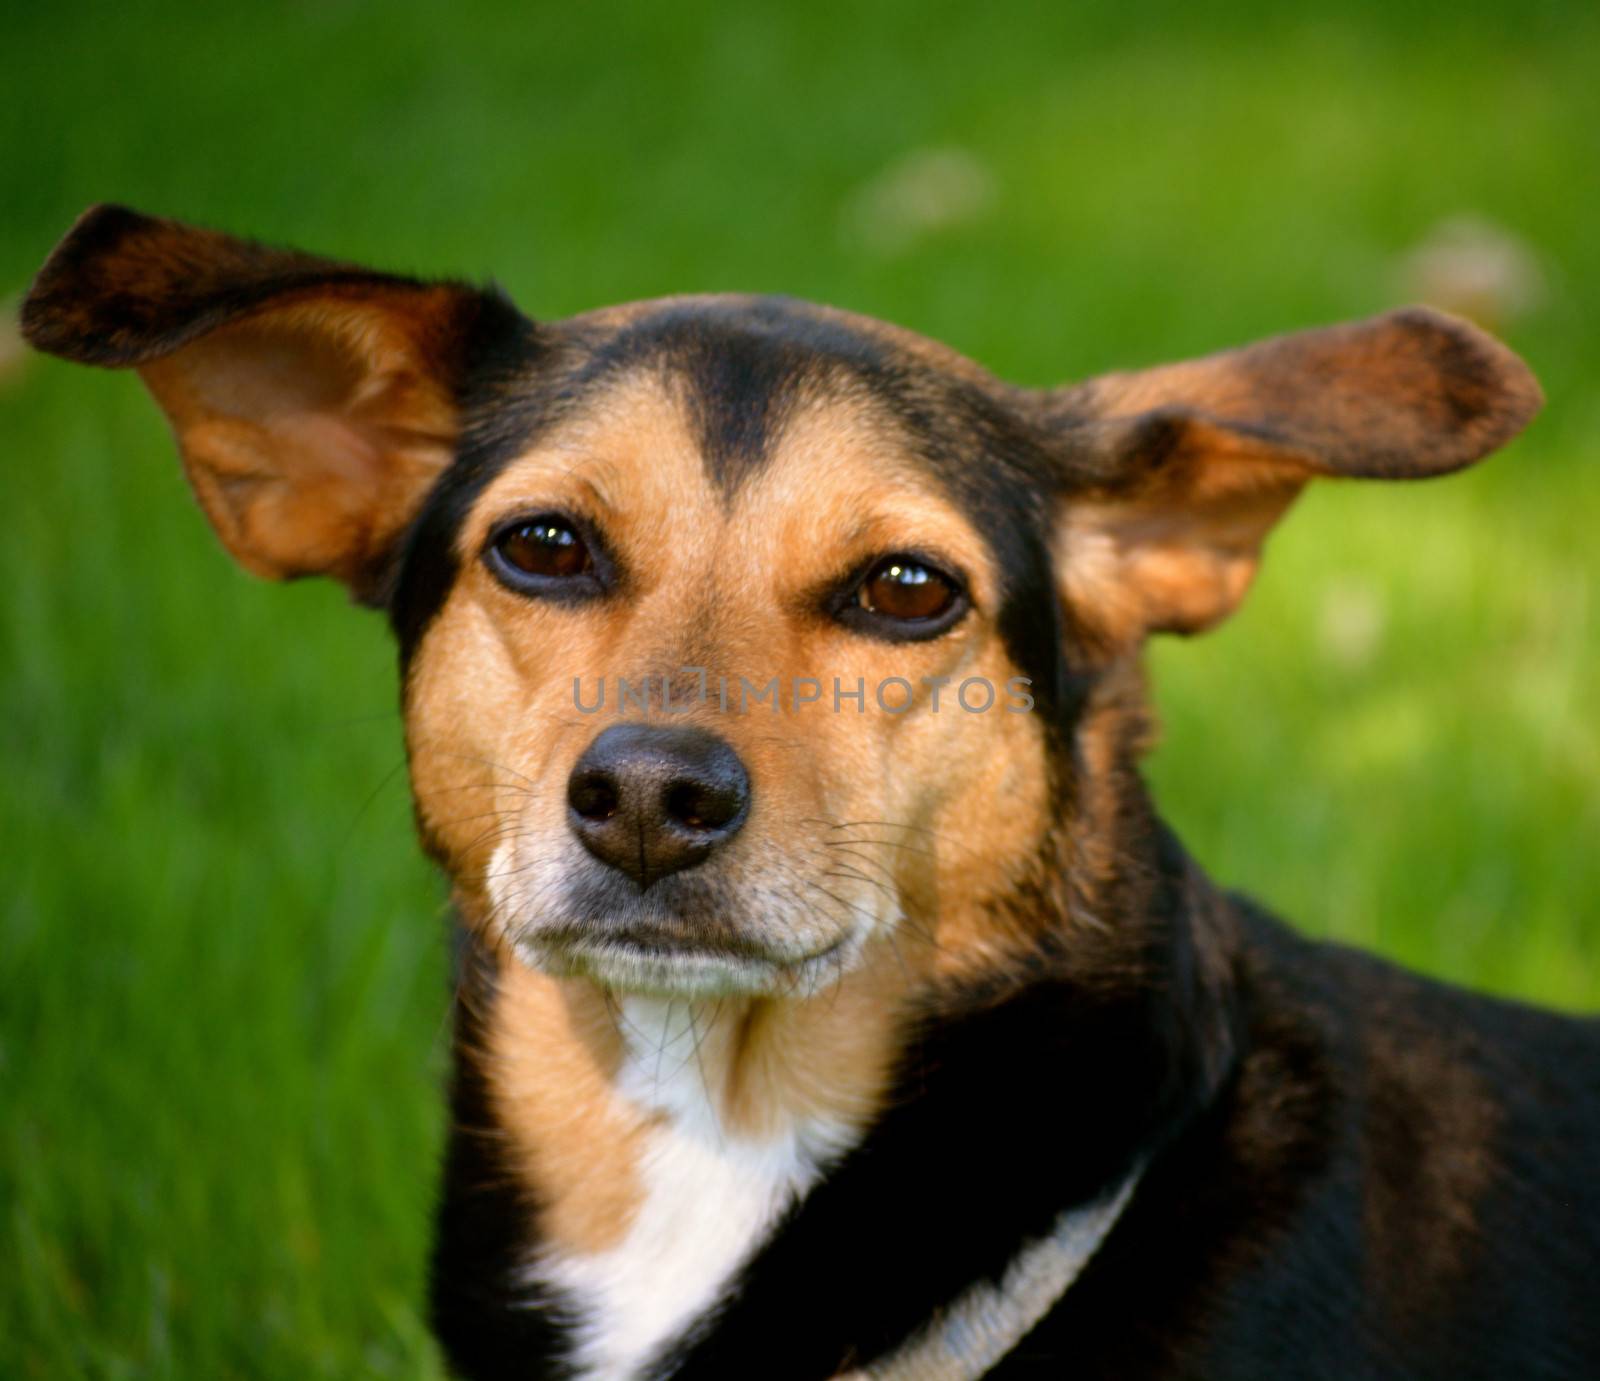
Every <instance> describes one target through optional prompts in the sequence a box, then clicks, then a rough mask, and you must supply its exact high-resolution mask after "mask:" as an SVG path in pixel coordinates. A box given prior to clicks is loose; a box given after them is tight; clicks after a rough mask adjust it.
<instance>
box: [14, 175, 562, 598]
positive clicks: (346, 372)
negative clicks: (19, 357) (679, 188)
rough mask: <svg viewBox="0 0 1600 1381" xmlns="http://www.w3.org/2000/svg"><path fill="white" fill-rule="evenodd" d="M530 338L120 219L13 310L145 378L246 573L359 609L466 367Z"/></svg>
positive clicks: (470, 308) (317, 262)
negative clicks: (292, 583)
mask: <svg viewBox="0 0 1600 1381" xmlns="http://www.w3.org/2000/svg"><path fill="white" fill-rule="evenodd" d="M533 329H534V328H533V326H532V324H531V323H530V322H528V321H527V320H526V319H525V318H523V317H522V316H520V315H519V314H518V313H517V311H516V309H515V308H514V307H512V306H511V304H510V303H509V302H508V301H506V300H505V299H504V298H503V297H500V296H498V295H497V294H494V293H492V292H485V291H480V290H478V289H475V288H471V287H468V286H465V285H462V284H459V283H422V282H417V281H415V280H412V279H407V278H397V277H391V276H389V275H386V274H380V273H373V272H369V271H367V270H364V269H358V268H353V267H351V266H349V265H346V264H340V263H336V262H334V261H332V260H328V259H321V258H317V257H315V256H313V255H309V254H301V253H299V252H297V251H294V250H282V249H273V248H268V247H266V246H263V245H257V244H253V243H250V242H249V241H245V240H237V239H234V238H232V237H230V236H227V235H221V234H218V233H216V232H215V231H210V230H199V229H196V228H194V227H192V226H186V225H181V224H179V223H177V222H175V221H168V220H159V219H156V218H155V217H151V216H144V215H141V214H139V213H138V212H136V211H130V210H127V209H126V208H124V207H119V206H96V207H93V208H92V209H90V210H89V211H87V212H85V213H84V215H83V216H82V217H81V218H80V219H79V220H78V223H77V224H76V225H74V226H73V227H72V229H71V230H70V231H69V232H68V233H67V236H66V238H65V239H64V240H62V242H61V243H60V244H59V245H58V246H57V247H56V249H55V252H54V253H53V254H51V256H50V258H49V260H48V261H47V262H46V263H45V265H44V267H43V268H42V269H40V271H39V275H38V277H37V278H36V279H35V280H34V283H33V287H32V289H31V290H30V291H29V293H28V296H27V299H26V300H25V302H24V303H23V308H22V330H23V335H24V336H25V337H26V339H27V340H28V341H29V342H30V343H31V344H32V345H34V346H35V347H36V348H38V349H40V350H45V351H48V352H49V353H51V354H53V355H60V356H62V357H63V358H65V359H69V360H76V361H78V362H80V363H83V364H98V365H108V366H113V367H124V366H132V367H134V368H136V369H138V371H139V374H140V376H141V377H142V378H143V380H144V382H145V384H146V386H147V387H148V388H149V390H150V392H151V393H152V394H153V395H154V396H155V399H156V401H157V402H158V403H159V404H160V405H161V407H162V408H163V410H164V411H165V412H166V414H167V417H168V419H169V420H170V421H171V423H172V427H173V430H174V432H175V433H176V436H177V441H178V448H179V450H180V451H181V453H182V455H183V463H184V469H185V470H186V472H187V473H188V476H189V481H190V483H191V484H192V485H193V487H194V492H195V495H196V497H197V498H198V499H199V500H200V505H201V507H202V508H203V509H204V510H205V512H206V515H207V516H208V517H209V518H210V520H211V523H212V525H213V526H214V527H215V528H216V531H217V535H218V536H219V537H220V538H221V539H222V542H223V545H224V546H225V547H227V549H228V550H229V551H230V552H231V553H232V554H233V556H234V557H235V558H236V559H237V560H238V561H239V563H240V564H241V565H243V566H245V567H246V568H247V569H249V570H251V571H254V572H255V573H256V574H258V575H264V576H269V577H275V578H280V579H282V578H288V577H292V576H299V575H333V576H336V577H337V578H339V579H340V580H343V581H344V582H345V583H346V584H347V585H349V586H350V587H351V589H352V590H353V591H354V593H355V594H356V595H357V596H358V597H359V598H361V599H364V600H366V601H369V602H373V601H376V600H378V599H379V598H380V597H381V595H382V591H383V588H384V584H385V580H386V574H387V571H388V569H389V566H390V564H391V561H392V557H393V553H394V549H395V547H396V545H397V543H398V541H399V538H400V537H401V535H402V534H403V533H404V531H405V529H406V527H407V525H408V524H409V523H410V521H411V519H412V518H413V517H414V516H415V513H416V511H417V509H418V507H419V505H420V504H421V502H422V499H423V497H424V496H425V494H426V493H427V491H428V489H429V488H430V486H431V485H432V484H433V482H434V481H435V480H436V479H437V478H438V476H439V475H440V473H441V472H442V471H443V470H444V469H445V467H447V466H448V465H449V464H450V462H451V460H452V458H453V457H454V454H455V447H456V440H457V434H458V431H459V412H460V402H461V393H462V389H463V386H464V383H465V381H466V379H467V378H468V376H469V374H470V372H471V369H472V365H473V362H474V359H475V358H476V357H477V356H478V354H479V353H480V352H481V351H483V350H484V349H486V348H487V347H489V346H490V344H491V343H494V342H503V341H505V340H506V339H507V337H508V336H515V335H516V334H518V333H524V332H531V331H532V330H533Z"/></svg>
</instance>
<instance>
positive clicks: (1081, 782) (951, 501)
mask: <svg viewBox="0 0 1600 1381" xmlns="http://www.w3.org/2000/svg"><path fill="white" fill-rule="evenodd" d="M24 328H25V331H26V333H27V335H28V338H29V339H30V340H31V341H32V342H33V343H34V344H35V345H36V346H38V347H39V348H41V349H44V350H48V351H51V352H53V353H56V354H60V355H63V356H66V357H68V358H70V359H75V360H80V361H83V362H87V363H94V364H103V365H115V366H134V367H136V368H137V369H138V370H139V372H140V374H141V376H142V377H143V379H144V381H145V383H146V384H147V385H148V386H149V388H150V390H151V392H152V393H153V394H154V395H155V397H156V399H157V401H158V402H159V403H160V404H161V406H162V408H163V409H164V410H165V411H166V413H167V415H168V417H169V418H170V419H171V421H172V424H173V427H174V429H175V431H176V434H177V440H178V445H179V447H180V449H181V451H182V454H183V459H184V464H185V467H186V470H187V472H188V475H189V479H190V481H191V482H192V484H193V486H194V489H195V492H196V494H197V495H198V497H199V499H200V502H201V505H202V506H203V508H204V509H205V512H206V514H207V515H208V517H209V518H210V519H211V522H212V523H213V525H214V526H215V528H216V530H217V532H218V535H219V536H220V537H221V539H222V541H223V543H224V545H225V546H226V547H227V548H228V550H229V551H230V552H231V553H232V554H233V555H234V556H235V557H236V558H237V559H238V560H239V561H240V563H241V564H243V565H244V566H245V567H247V568H248V569H250V570H252V571H254V572H256V573H258V574H262V575H268V576H276V577H288V576H299V575H310V574H328V575H333V576H335V577H337V578H338V579H340V580H342V581H344V582H345V583H346V584H348V585H349V586H350V587H351V589H352V590H353V591H354V592H355V593H356V595H357V596H358V597H359V598H360V599H361V600H363V601H365V602H368V603H371V604H375V605H381V606H383V607H385V608H387V610H388V611H389V613H390V616H391V618H392V620H393V623H394V627H395V630H396V633H397V635H398V638H399V642H400V646H401V653H402V661H403V670H404V702H405V725H406V736H407V742H408V745H409V749H410V756H411V767H412V777H413V783H414V788H415V794H416V806H417V814H418V818H419V821H420V823H421V827H422V832H423V836H424V838H425V840H426V842H427V844H428V847H429V848H430V850H431V851H432V852H433V853H434V854H435V856H436V857H437V858H438V859H439V860H440V862H441V863H442V864H443V865H444V867H445V868H446V869H447V870H448V872H449V874H450V876H451V878H452V880H453V882H454V884H455V887H456V889H457V892H458V894H459V896H460V898H461V900H462V903H463V908H464V911H465V913H466V915H467V916H468V917H469V919H471V920H472V921H473V923H474V924H476V925H478V926H479V927H480V928H482V930H483V931H484V932H485V934H486V935H487V936H488V937H490V938H492V939H494V940H495V941H496V942H499V943H503V944H507V945H509V946H511V947H513V948H514V949H515V950H516V952H517V953H518V954H520V955H521V956H522V957H523V958H524V959H525V960H527V961H528V962H530V963H532V964H533V965H535V966H537V967H541V968H544V969H547V970H551V971H554V972H558V973H564V974H572V973H576V974H583V975H588V976H591V977H593V978H595V979H598V980H600V981H601V982H603V983H605V984H607V985H609V986H613V987H617V988H620V989H624V990H628V989H640V990H649V991H657V992H668V993H697V994H698V993H723V992H730V991H743V992H768V993H779V992H782V993H791V992H804V991H808V990H810V989H811V988H813V987H814V986H815V985H816V984H817V983H819V982H820V981H823V980H825V979H827V978H829V977H831V976H832V975H834V974H836V973H839V972H842V971H845V970H848V969H849V968H851V967H852V966H854V965H856V964H857V963H859V962H861V959H862V956H863V955H864V954H866V953H867V952H868V951H870V950H871V949H872V948H873V947H874V946H875V945H877V946H880V947H881V946H884V945H889V946H895V947H896V948H897V949H898V950H899V952H900V954H901V957H902V962H905V963H910V964H914V965H931V966H937V965H939V964H941V963H952V964H960V963H962V962H964V959H965V958H966V957H970V956H972V955H974V954H977V953H982V952H984V951H986V950H987V949H992V948H993V947H994V946H996V945H999V944H1001V943H1003V939H1004V937H1003V931H1004V927H1005V925H1006V924H1008V923H1009V922H1007V921H1003V920H1002V919H1000V918H1001V917H1002V914H1003V913H1004V911H1005V902H1006V899H1013V901H1014V899H1015V898H1016V897H1017V896H1018V895H1025V894H1027V892H1028V890H1029V889H1030V888H1034V887H1037V886H1038V885H1039V878H1040V876H1041V871H1048V870H1049V868H1050V867H1051V866H1054V864H1055V863H1056V862H1058V861H1059V860H1060V859H1061V858H1062V857H1068V856H1069V855H1070V854H1071V850H1070V849H1068V851H1067V854H1066V855H1064V854H1063V853H1062V848H1063V844H1062V841H1063V840H1066V841H1067V842H1068V843H1069V844H1070V842H1071V840H1072V837H1073V835H1074V831H1078V832H1082V831H1083V830H1085V829H1087V828H1088V827H1087V825H1086V824H1085V819H1086V813H1087V812H1088V810H1089V806H1088V804H1087V802H1088V801H1089V800H1090V798H1091V797H1092V794H1093V791H1092V788H1093V784H1094V782H1095V780H1096V778H1097V774H1098V775H1101V776H1103V775H1104V774H1105V773H1107V772H1110V771H1112V770H1113V765H1112V764H1111V763H1110V762H1109V761H1108V755H1109V750H1108V749H1107V748H1106V747H1105V745H1104V744H1099V745H1098V746H1097V741H1096V739H1095V738H1094V727H1093V726H1094V721H1095V714H1094V704H1095V698H1096V688H1097V687H1098V686H1100V685H1102V684H1103V683H1104V681H1105V680H1106V678H1108V677H1112V676H1114V675H1116V674H1117V669H1118V668H1122V667H1125V666H1126V665H1128V664H1129V663H1130V661H1131V660H1132V657H1133V654H1135V653H1136V651H1137V648H1138V645H1139V644H1140V642H1141V640H1142V639H1143V638H1144V636H1145V635H1146V634H1148V633H1150V632H1152V631H1157V630H1170V631H1178V632H1192V631H1196V630H1199V629H1203V628H1205V627H1207V626H1209V625H1210V624H1212V623H1214V622H1216V621H1217V620H1218V619H1220V618H1222V617H1223V616H1224V615H1226V614H1227V613H1228V612H1229V611H1230V610H1231V609H1232V608H1233V607H1234V606H1235V605H1236V604H1237V603H1238V601H1239V599H1240V598H1241V596H1242V595H1243V593H1244V590H1245V588H1246V586H1247V585H1248V584H1249V581H1250V578H1251V576H1252V574H1253V572H1254V570H1255V567H1256V563H1257V559H1258V556H1259V553H1260V550H1261V545H1262V542H1263V539H1264V538H1265V536H1266V533H1267V531H1268V529H1269V528H1270V527H1271V526H1272V524H1273V523H1274V522H1275V521H1276V520H1277V518H1278V517H1279V516H1280V515H1281V514H1282V513H1283V511H1284V510H1285V509H1286V508H1287V507H1288V505H1289V504H1290V503H1291V502H1292V500H1293V499H1294V497H1295V495H1296V494H1297V492H1298V491H1299V490H1300V488H1301V487H1302V485H1303V484H1304V483H1305V482H1306V481H1307V480H1308V479H1310V478H1312V477H1314V476H1318V475H1335V476H1340V475H1342V476H1368V477H1376V478H1412V477H1418V476H1426V475H1435V474H1441V473H1445V472H1447V471H1451V470H1454V469H1457V468H1459V467H1461V466H1464V465H1466V464H1469V463H1470V462H1472V461H1474V460H1476V459H1477V458H1479V457H1480V456H1482V455H1484V454H1486V453H1487V452H1489V451H1490V450H1492V449H1494V448H1495V447H1496V446H1498V445H1500V444H1501V443H1503V442H1504V441H1506V440H1507V439H1508V438H1509V437H1510V436H1512V435H1513V434H1514V433H1515V432H1516V431H1517V430H1518V429H1519V428H1520V427H1521V426H1522V425H1523V424H1524V423H1525V422H1526V421H1527V419H1528V418H1529V417H1530V416H1531V415H1532V413H1533V412H1534V410H1535V409H1536V408H1537V406H1538V403H1539V393H1538V389H1537V386H1536V385H1535V383H1534V381H1533V379H1532V377H1531V376H1530V375H1529V373H1528V372H1527V370H1526V369H1525V368H1524V367H1523V366H1522V364H1521V363H1520V362H1519V361H1518V360H1517V359H1516V358H1515V357H1514V356H1513V355H1511V354H1510V353H1509V352H1508V351H1506V350H1505V349H1503V348H1502V347H1501V346H1499V345H1498V344H1496V343H1495V342H1493V341H1492V340H1490V339H1488V338H1487V337H1485V336H1484V335H1483V334H1481V333H1480V332H1478V331H1477V330H1475V329H1474V328H1473V327H1471V326H1468V325H1467V324H1465V323H1463V322H1460V321H1457V320H1454V319H1452V318H1448V317H1445V316H1441V315H1439V314H1437V313H1434V312H1430V311H1424V310H1412V311H1405V312H1399V313H1395V314H1392V315H1388V316H1383V317H1379V318H1376V319H1373V320H1370V321H1366V322H1361V323H1357V324H1355V325H1349V326H1339V327H1333V328H1329V329H1326V330H1318V331H1311V332H1306V333H1303V334H1299V335H1293V336H1287V337H1283V338H1279V339H1276V340H1269V341H1266V342H1264V343H1262V344H1259V345H1255V346H1251V347H1249V348H1246V349H1243V350H1237V351H1233V352H1229V353H1225V354H1221V355H1215V356H1212V357H1209V358H1206V359H1202V360H1197V361H1193V362H1189V363H1183V364H1177V365H1171V366H1167V367H1163V368H1156V369H1150V370H1145V371H1142V372H1135V373H1125V374H1111V375H1106V376H1104V377H1101V378H1098V379H1095V380H1092V381H1090V382H1088V383H1085V384H1080V385H1078V386H1075V387H1069V388H1064V389H1057V390H1049V391H1029V390H1024V389H1018V388H1013V387H1009V386H1007V385H1005V384H1002V383H1000V382H998V381H997V380H995V379H993V378H991V377H990V376H989V375H988V374H987V373H985V372H984V371H983V370H982V369H980V368H979V367H978V366H976V365H974V364H972V363H970V362H969V361H967V360H965V359H963V358H962V357H960V356H959V355H957V354H955V353H954V352H952V351H950V350H948V349H946V348H944V347H942V346H939V345H937V344H934V343H932V342H930V341H927V340H924V339H922V338H920V337H917V336H915V335H913V334H911V333H909V332H905V331H901V330H898V329H896V328H893V327H889V326H885V325H882V324H879V323H877V322H874V321H869V320H865V319H862V318H858V317H853V316H850V315H847V314H844V313H841V312H837V311H832V310H829V309H826V308H820V307H813V306H808V305H804V304H801V303H796V302H790V301H784V300H775V299H765V298H744V297H709V298H683V299H671V300H666V301H661V302H648V303H642V304H638V305H634V306H629V307H623V308H617V309H612V310H607V311H600V312H595V313H592V314H589V315H586V316H580V317H577V318H575V319H572V320H569V321H565V322H559V323H544V322H537V323H536V322H533V321H530V320H528V319H526V318H525V317H523V316H522V315H520V314H519V313H518V312H517V311H516V310H515V309H514V308H513V307H512V306H511V305H510V304H509V303H508V302H507V301H506V300H505V299H504V298H503V297H501V296H499V295H498V294H496V293H493V292H485V291H480V290H477V289H475V288H471V287H468V286H464V285H461V284H457V283H450V282H442V283H422V282H416V281H412V280H408V279H400V278H394V277H390V276H386V275H382V274H376V273H371V272H366V271H363V270H359V269H353V268H350V267H347V266H344V265H340V264H336V263H333V262H330V261H327V260H322V259H317V258H313V257H310V256H307V255H303V254H299V253H293V252H287V251H279V250H273V249H266V248H263V247H260V246H256V245H253V244H248V243H245V242H241V241H238V240H234V239H230V238H228V237H225V236H222V235H218V234H214V233H210V232H206V231H200V230H195V229H192V228H188V227H185V226H181V225H178V224H175V223H172V222H169V221H162V220H155V219H151V218H148V217H145V216H141V215H138V214H135V213H132V212H129V211H125V210H121V209H118V208H112V207H102V208H98V209H96V210H94V211H91V212H90V213H88V214H87V215H86V216H85V217H84V218H83V219H82V220H81V221H80V222H79V223H78V225H77V226H75V227H74V228H73V230H72V232H71V233H70V234H69V235H68V237H67V238H66V240H65V241H64V242H63V243H62V245H61V246H60V247H59V248H58V249H57V250H56V252H55V254H54V255H53V256H52V257H51V259H50V261H49V262H48V263H47V264H46V266H45V268H44V269H43V270H42V271H41V273H40V275H39V278H38V280H37V282H36V283H35V285H34V288H33V291H32V293H31V295H30V296H29V298H28V300H27V303H26V305H25V308H24ZM1068 866H1071V863H1070V857H1069V858H1068ZM1013 909H1014V907H1013ZM1012 919H1013V920H1014V918H1012Z"/></svg>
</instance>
